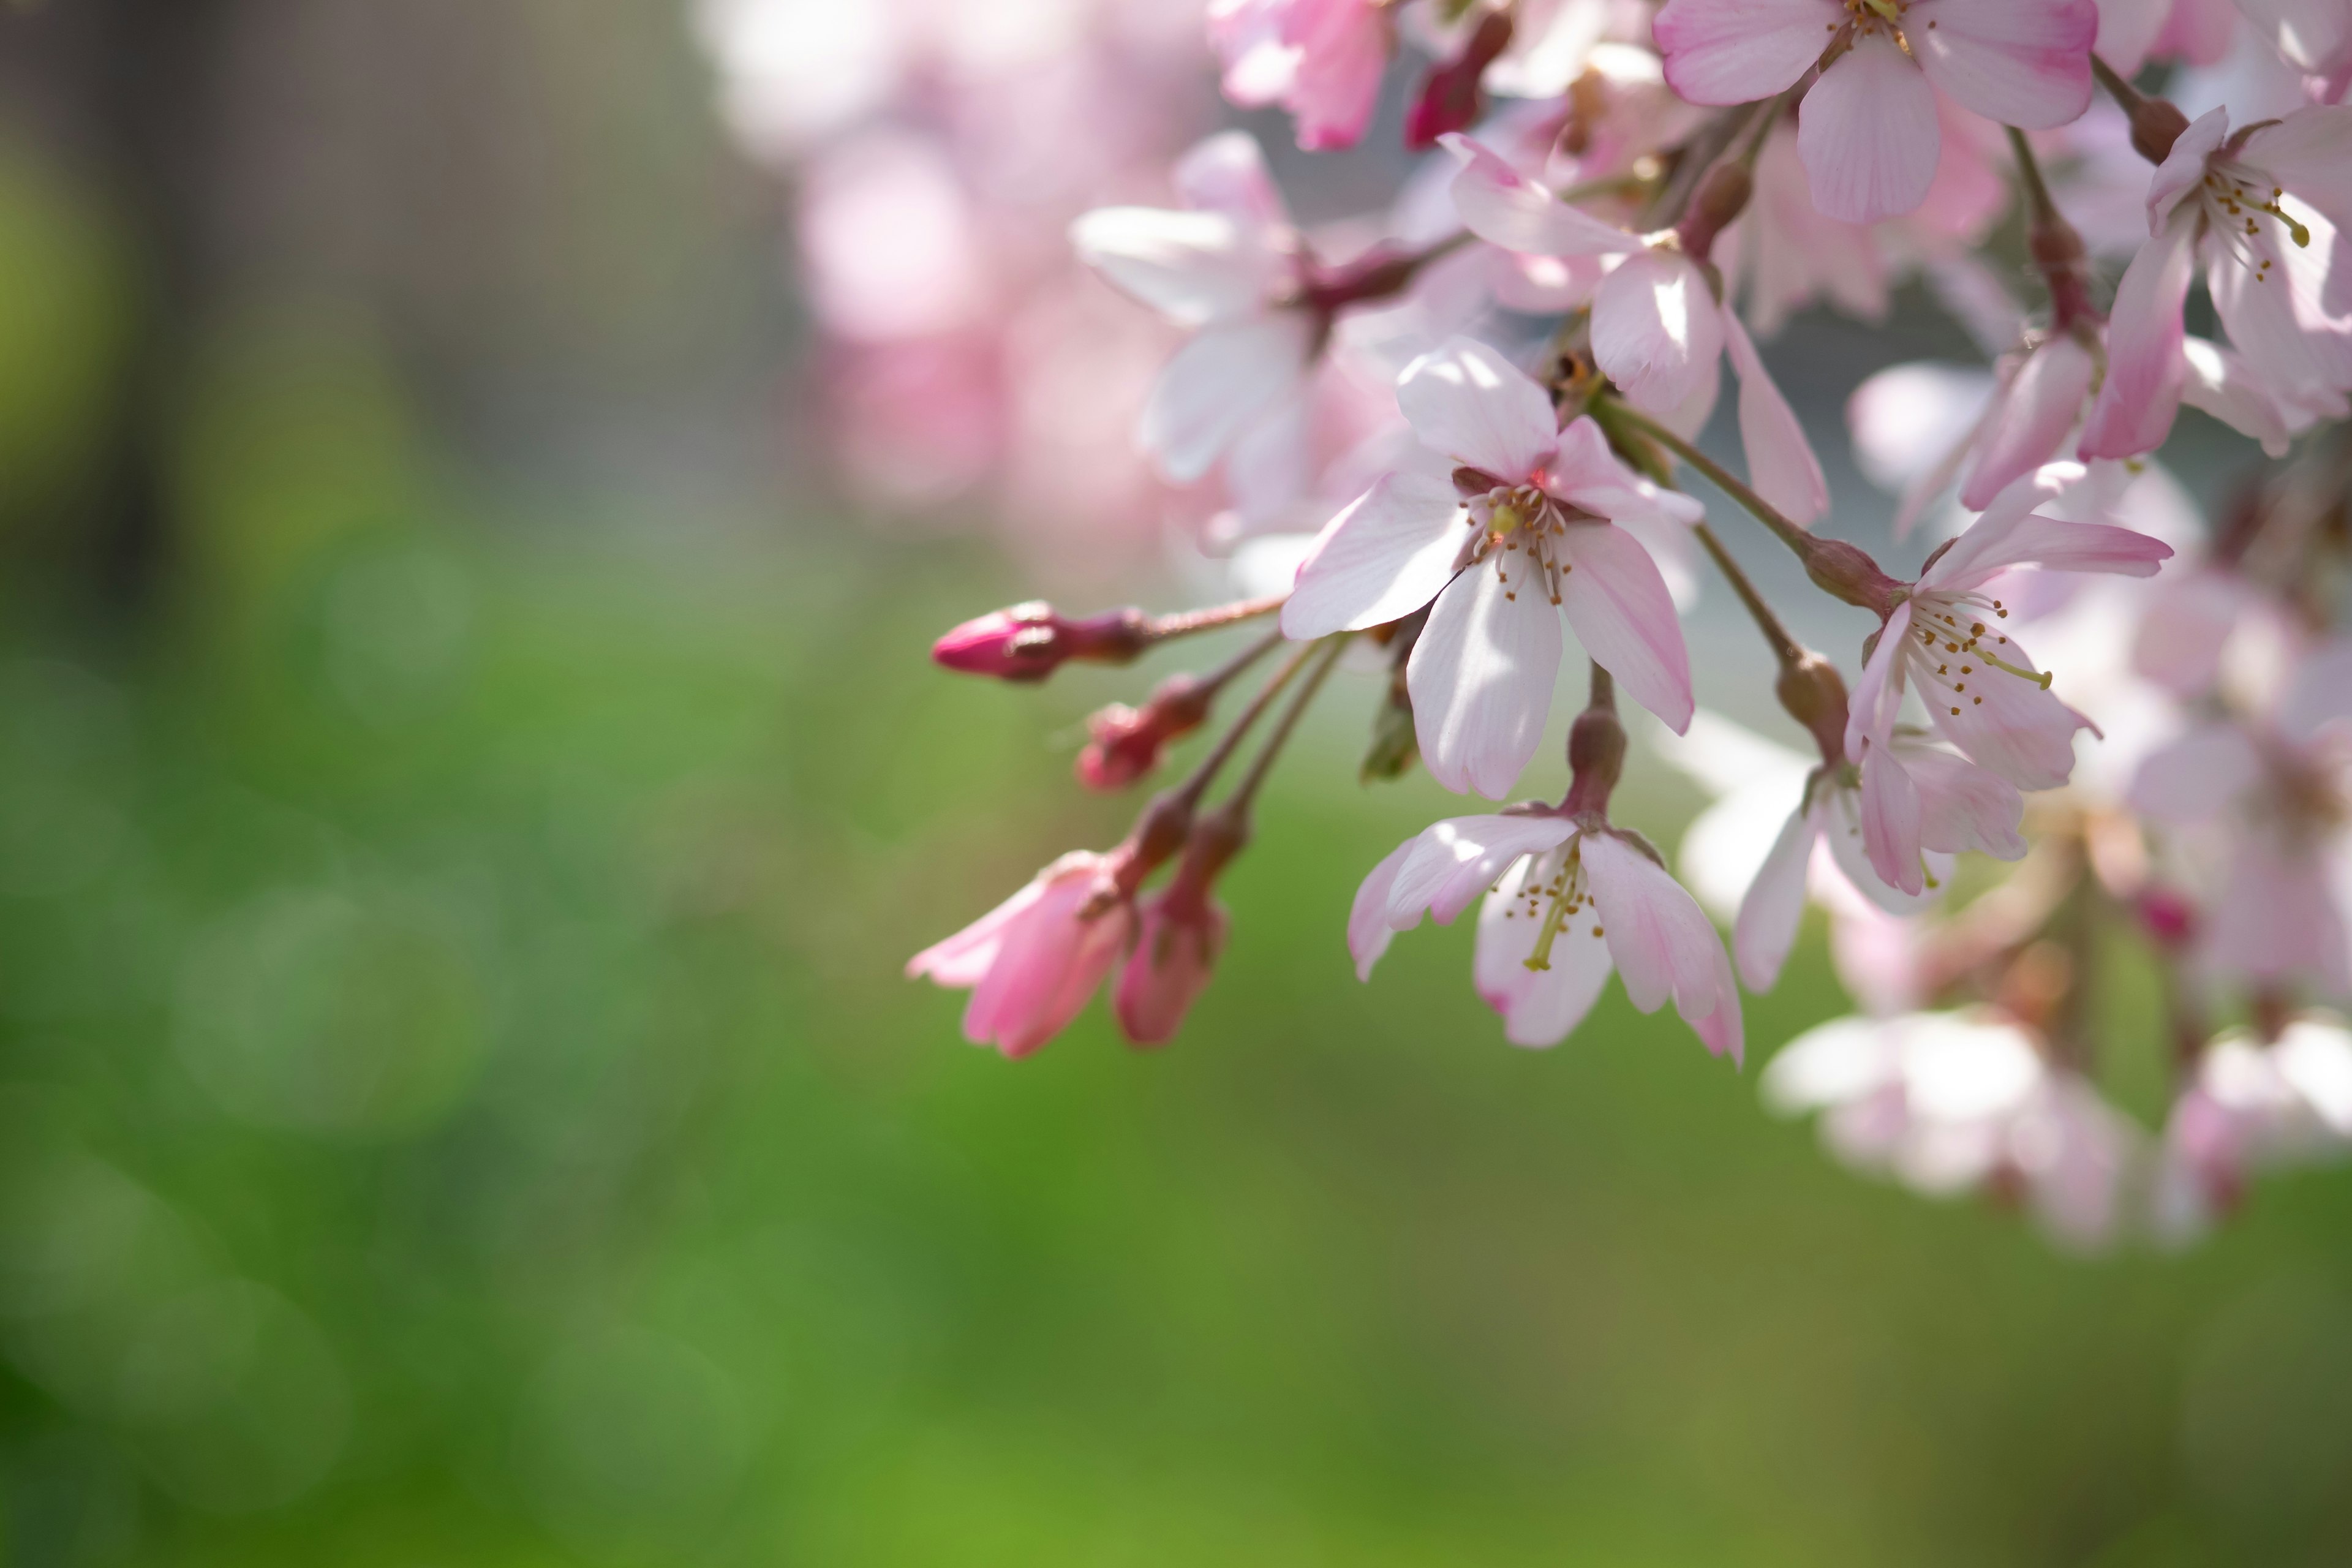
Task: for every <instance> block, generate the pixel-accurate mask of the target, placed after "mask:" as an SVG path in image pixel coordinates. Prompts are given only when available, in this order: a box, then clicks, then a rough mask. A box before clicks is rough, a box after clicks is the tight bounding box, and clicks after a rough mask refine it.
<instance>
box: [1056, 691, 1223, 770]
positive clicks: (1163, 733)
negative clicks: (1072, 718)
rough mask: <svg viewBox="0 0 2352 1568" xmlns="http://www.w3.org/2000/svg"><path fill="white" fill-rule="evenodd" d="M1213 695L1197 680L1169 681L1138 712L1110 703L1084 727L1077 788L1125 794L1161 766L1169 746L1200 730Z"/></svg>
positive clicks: (1121, 703)
mask: <svg viewBox="0 0 2352 1568" xmlns="http://www.w3.org/2000/svg"><path fill="white" fill-rule="evenodd" d="M1215 695H1216V692H1215V689H1214V688H1213V687H1211V686H1210V685H1209V684H1208V683H1207V682H1205V681H1203V680H1202V679H1199V678H1198V677H1196V676H1191V675H1178V676H1171V678H1169V679H1167V680H1164V681H1162V682H1161V683H1160V689H1158V690H1157V691H1154V692H1153V693H1152V694H1151V700H1150V701H1149V702H1147V703H1145V704H1144V705H1143V706H1142V707H1140V708H1129V706H1128V705H1127V704H1126V703H1124V702H1114V703H1112V704H1111V705H1110V706H1109V707H1108V708H1105V709H1103V710H1100V711H1098V712H1097V713H1096V714H1095V715H1094V717H1093V718H1091V719H1088V720H1087V732H1088V733H1089V734H1090V735H1091V736H1092V737H1093V738H1092V739H1091V740H1089V741H1088V742H1087V748H1086V750H1085V751H1083V752H1079V753H1078V782H1079V783H1080V784H1084V785H1086V786H1087V788H1088V789H1095V790H1114V789H1125V788H1126V787H1127V786H1128V785H1129V784H1133V783H1135V782H1136V781H1137V780H1138V779H1139V778H1141V777H1143V776H1144V775H1145V774H1146V773H1150V772H1151V770H1152V769H1154V768H1156V767H1158V766H1159V765H1160V752H1163V751H1164V750H1165V749H1166V748H1167V746H1168V744H1169V742H1172V741H1174V740H1177V739H1178V738H1179V737H1181V736H1184V735H1188V734H1190V733H1192V731H1194V730H1197V729H1199V728H1200V727H1201V724H1202V721H1204V720H1206V719H1207V718H1208V716H1209V706H1210V703H1211V702H1212V701H1213V700H1214V698H1215Z"/></svg>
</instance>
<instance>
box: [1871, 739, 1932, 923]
mask: <svg viewBox="0 0 2352 1568" xmlns="http://www.w3.org/2000/svg"><path fill="white" fill-rule="evenodd" d="M1862 847H1863V852H1864V854H1865V855H1867V856H1869V857H1870V868H1871V869H1872V870H1874V871H1875V872H1877V873H1878V877H1879V880H1881V881H1883V882H1885V884H1886V885H1887V886H1888V887H1890V888H1899V889H1902V890H1903V891H1904V892H1906V893H1910V894H1913V895H1915V896H1916V895H1917V894H1918V893H1920V892H1922V891H1923V890H1925V889H1926V887H1927V879H1926V878H1925V877H1924V876H1922V875H1921V874H1920V870H1919V847H1920V846H1919V791H1918V787H1917V786H1916V785H1915V784H1912V782H1911V775H1910V774H1909V773H1906V771H1905V770H1904V767H1903V764H1902V763H1899V762H1897V761H1896V760H1895V756H1894V753H1893V752H1889V751H1887V750H1885V748H1884V747H1881V746H1875V745H1874V746H1872V747H1871V748H1870V749H1869V751H1868V752H1865V753H1864V756H1863V759H1862Z"/></svg>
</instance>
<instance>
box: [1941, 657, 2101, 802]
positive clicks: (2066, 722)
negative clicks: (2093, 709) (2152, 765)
mask: <svg viewBox="0 0 2352 1568" xmlns="http://www.w3.org/2000/svg"><path fill="white" fill-rule="evenodd" d="M1987 646H1990V647H1992V649H1993V651H1994V652H1996V653H1997V654H1999V655H2000V657H2001V658H2003V659H2005V660H2007V661H2008V662H2009V663H2011V664H2013V665H2015V666H2017V667H2018V668H2021V669H2032V668H2033V661H2032V659H2031V658H2028V657H2027V656H2026V652H2025V650H2024V649H2023V648H2021V647H2018V646H2017V644H2016V643H2015V642H2014V641H2013V640H2010V639H2006V638H1996V639H1995V641H1994V642H1993V643H1992V644H1989V645H1987ZM1966 679H1967V685H1968V689H1967V690H1966V691H1964V692H1962V691H1954V692H1949V693H1947V692H1945V691H1943V690H1941V689H1929V690H1926V691H1923V692H1921V693H1920V695H1921V696H1922V697H1923V698H1925V699H1926V700H1927V718H1928V721H1930V722H1931V723H1933V724H1934V725H1935V726H1936V728H1937V730H1938V731H1941V732H1942V733H1943V735H1944V736H1945V737H1946V738H1947V739H1948V740H1949V741H1950V742H1952V743H1953V744H1954V745H1956V746H1958V747H1959V749H1960V750H1961V751H1963V752H1966V753H1968V755H1969V758H1970V759H1971V760H1972V761H1975V762H1978V763H1982V764H1983V765H1984V766H1986V767H1988V768H1990V769H1991V770H1992V771H1993V772H1995V773H1999V774H2000V776H2001V777H2003V778H2005V779H2007V780H2008V781H2009V782H2010V783H2011V784H2015V785H2016V786H2017V787H2018V788H2020V789H2028V790H2032V789H2056V788H2057V787H2058V786H2059V785H2060V784H2064V783H2065V782H2066V780H2067V779H2068V778H2069V777H2071V776H2072V775H2073V773H2074V731H2077V730H2080V729H2083V728H2084V727H2085V726H2086V725H2087V724H2088V723H2089V722H2090V721H2088V720H2086V719H2084V717H2083V716H2082V715H2081V714H2080V713H2077V712H2075V711H2074V710H2073V709H2072V708H2069V707H2067V706H2066V704H2065V703H2063V702H2062V701H2060V700H2058V698H2057V696H2056V695H2055V694H2054V693H2053V692H2052V691H2051V690H2050V689H2048V688H2046V687H2043V686H2042V685H2040V684H2039V683H2037V682H2035V681H2032V680H2028V679H2023V678H2022V677H2020V676H2015V675H2011V674H2010V673H2008V672H2007V671H2006V670H1998V669H1989V668H1985V667H1983V666H1981V665H1979V667H1978V668H1977V671H1976V673H1975V674H1974V675H1972V676H1969V677H1968V678H1966ZM1956 710H1957V711H1956Z"/></svg>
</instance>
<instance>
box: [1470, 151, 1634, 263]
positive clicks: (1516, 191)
mask: <svg viewBox="0 0 2352 1568" xmlns="http://www.w3.org/2000/svg"><path fill="white" fill-rule="evenodd" d="M1442 140H1443V142H1444V145H1445V148H1446V150H1447V151H1448V152H1451V153H1453V154H1454V156H1455V157H1457V158H1459V159H1461V160H1462V169H1461V172H1460V173H1459V174H1455V175H1454V187H1453V190H1454V211H1456V212H1457V213H1459V214H1461V215H1462V221H1463V223H1464V224H1465V226H1467V227H1468V228H1469V230H1470V232H1471V233H1472V234H1475V235H1476V236H1477V237H1479V238H1480V239H1483V240H1485V241H1486V243H1487V244H1489V245H1499V246H1501V247H1503V248H1504V249H1505V250H1511V251H1517V252H1520V253H1521V254H1524V255H1528V256H1616V255H1621V254H1622V253H1624V252H1626V251H1629V250H1638V249H1640V248H1641V245H1642V242H1641V241H1640V240H1639V239H1637V238H1635V237H1633V235H1630V234H1627V233H1626V232H1625V231H1624V230H1623V229H1622V228H1616V227H1613V226H1611V225H1608V224H1605V223H1602V222H1601V220H1600V219H1599V218H1596V217H1592V216H1588V215H1586V214H1585V213H1582V212H1580V211H1579V210H1578V209H1576V208H1575V207H1572V206H1570V205H1568V204H1567V203H1566V202H1564V201H1561V200H1560V199H1559V197H1558V196H1555V195H1552V194H1551V192H1549V191H1548V190H1546V189H1545V188H1544V187H1543V186H1541V185H1539V184H1536V183H1535V182H1534V181H1533V180H1530V179H1528V178H1527V177H1526V176H1524V175H1522V174H1520V173H1519V172H1518V171H1517V169H1514V168H1512V167H1511V166H1510V164H1508V163H1505V162H1504V161H1503V160H1502V159H1501V158H1499V157H1497V156H1496V155H1495V154H1494V153H1491V152H1489V151H1487V149H1486V148H1485V147H1482V146H1480V145H1479V144H1478V143H1477V142H1474V141H1472V140H1471V139H1470V138H1469V137H1467V136H1464V135H1461V134H1459V133H1458V132H1457V133H1454V134H1452V135H1448V136H1445V137H1444V138H1442Z"/></svg>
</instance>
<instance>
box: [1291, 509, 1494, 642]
mask: <svg viewBox="0 0 2352 1568" xmlns="http://www.w3.org/2000/svg"><path fill="white" fill-rule="evenodd" d="M1466 537H1467V534H1466V530H1465V523H1464V521H1463V512H1462V502H1461V500H1460V499H1459V498H1458V497H1456V496H1455V495H1454V487H1453V486H1452V485H1451V484H1449V483H1446V482H1444V481H1443V480H1438V479H1430V478H1428V477H1427V476H1425V475H1420V474H1382V475H1381V477H1380V478H1379V479H1375V480H1374V481H1373V482H1372V488H1371V489H1369V490H1366V491H1365V492H1364V493H1363V494H1362V495H1360V496H1358V497H1357V498H1356V499H1355V500H1352V501H1350V502H1349V503H1348V506H1347V508H1346V509H1345V510H1342V511H1341V512H1340V513H1339V516H1337V517H1335V518H1333V519H1332V520H1331V521H1329V522H1328V523H1326V524H1324V527H1323V531H1322V533H1321V534H1319V535H1318V536H1317V538H1316V541H1315V548H1314V550H1313V551H1312V552H1310V553H1309V554H1308V555H1307V559H1306V561H1305V562H1304V563H1301V564H1300V566H1299V568H1298V582H1297V586H1296V587H1294V588H1292V589H1291V591H1290V598H1289V600H1288V602H1286V604H1284V605H1283V606H1282V630H1283V634H1284V635H1285V636H1286V637H1294V638H1297V639H1298V640H1300V641H1306V640H1308V639H1310V638H1314V637H1328V636H1329V635H1330V634H1331V633H1333V632H1337V631H1362V630H1363V629H1365V628H1366V627H1368V626H1383V625H1385V624H1387V623H1388V622H1390V621H1392V620H1395V619H1396V618H1397V617H1398V616H1405V615H1410V614H1412V612H1413V611H1415V610H1417V609H1419V608H1421V606H1422V605H1425V604H1427V603H1429V601H1430V600H1432V599H1433V598H1435V597H1436V596H1437V592H1438V590H1439V589H1441V588H1443V587H1444V586H1445V584H1447V583H1448V582H1450V581H1452V580H1453V576H1454V563H1455V562H1456V561H1457V560H1459V558H1460V556H1461V553H1462V546H1463V543H1464V542H1465V539H1466Z"/></svg>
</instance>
